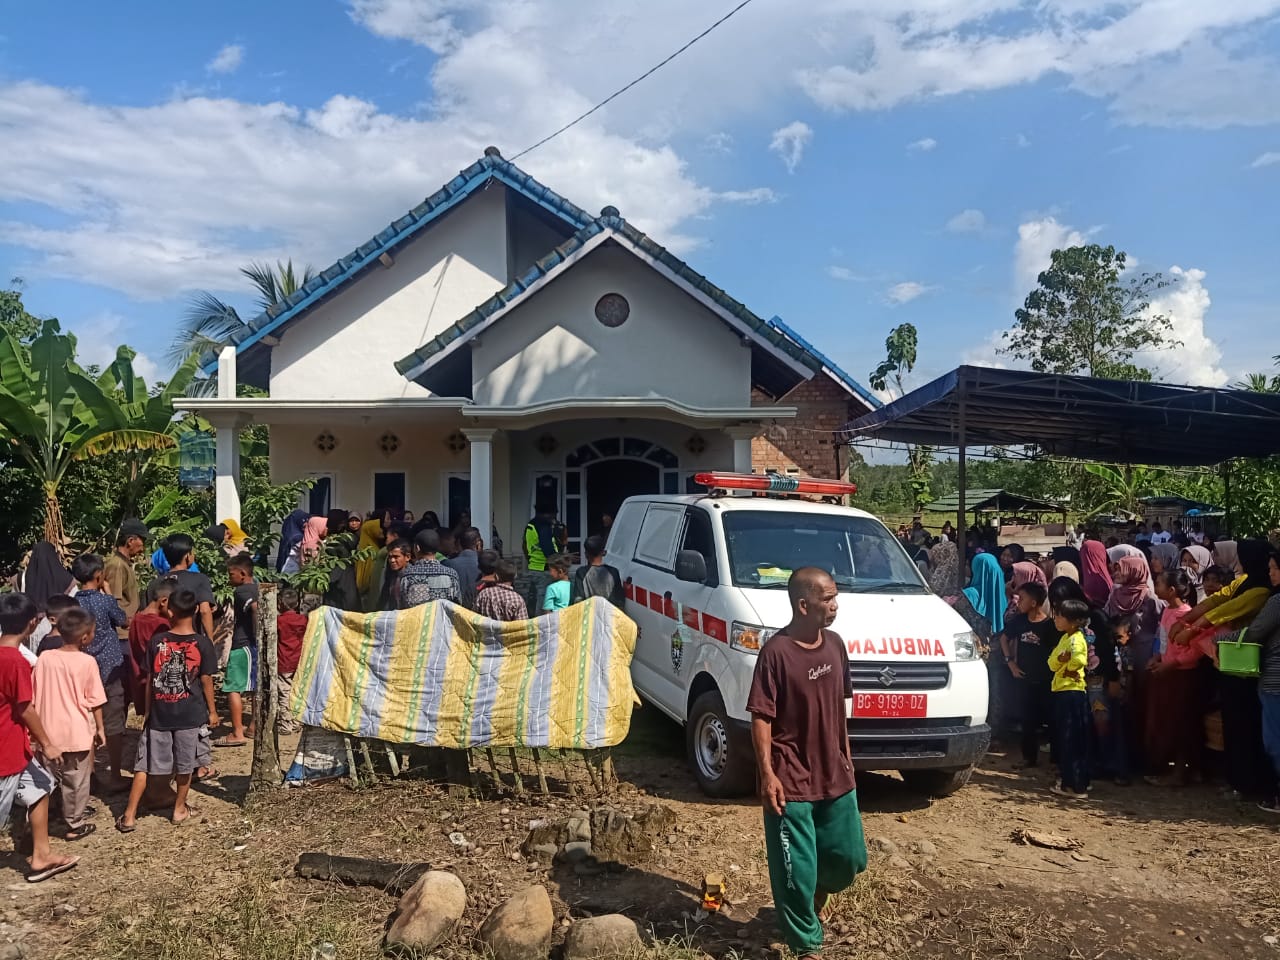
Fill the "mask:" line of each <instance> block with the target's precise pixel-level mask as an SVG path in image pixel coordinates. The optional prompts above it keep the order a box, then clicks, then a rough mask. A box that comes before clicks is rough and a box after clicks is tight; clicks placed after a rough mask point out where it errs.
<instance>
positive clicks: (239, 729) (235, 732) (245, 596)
mask: <svg viewBox="0 0 1280 960" xmlns="http://www.w3.org/2000/svg"><path fill="white" fill-rule="evenodd" d="M227 576H228V577H229V578H230V580H231V585H232V586H233V587H235V595H234V599H233V600H232V607H233V608H234V610H235V626H234V627H233V628H232V633H231V655H230V656H229V657H228V658H227V672H226V674H225V675H224V676H223V678H222V692H223V693H225V694H226V695H227V712H228V713H229V714H231V733H230V734H229V735H228V736H225V737H223V738H222V739H221V740H216V741H214V746H215V747H243V746H244V745H245V744H246V743H248V742H249V740H248V738H247V737H246V736H245V728H244V695H245V694H246V693H252V692H253V691H254V689H256V687H257V684H256V681H257V672H258V671H257V669H256V667H257V663H256V661H257V656H256V654H257V641H258V584H257V583H255V582H254V579H253V560H252V559H250V557H249V555H248V554H247V553H241V554H238V555H237V556H234V557H232V558H231V559H230V560H228V561H227ZM252 735H253V730H252V727H250V730H249V736H252Z"/></svg>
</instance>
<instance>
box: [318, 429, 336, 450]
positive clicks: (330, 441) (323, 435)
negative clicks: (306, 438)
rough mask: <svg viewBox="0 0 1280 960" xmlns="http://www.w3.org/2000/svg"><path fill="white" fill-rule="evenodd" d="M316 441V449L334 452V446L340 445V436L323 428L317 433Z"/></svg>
mask: <svg viewBox="0 0 1280 960" xmlns="http://www.w3.org/2000/svg"><path fill="white" fill-rule="evenodd" d="M314 443H315V447H316V449H317V450H319V451H320V452H321V453H333V450H334V448H335V447H336V446H337V445H338V438H337V437H335V436H334V435H333V434H332V433H330V432H329V431H328V430H321V431H320V433H319V434H317V436H316V439H315V441H314Z"/></svg>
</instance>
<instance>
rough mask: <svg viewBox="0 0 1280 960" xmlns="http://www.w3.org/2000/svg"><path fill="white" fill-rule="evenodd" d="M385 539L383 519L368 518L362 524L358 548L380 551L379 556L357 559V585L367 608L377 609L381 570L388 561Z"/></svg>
mask: <svg viewBox="0 0 1280 960" xmlns="http://www.w3.org/2000/svg"><path fill="white" fill-rule="evenodd" d="M385 539H387V538H386V537H385V535H384V532H383V526H382V521H381V520H366V521H365V522H364V523H362V524H361V525H360V542H359V544H357V547H356V549H358V550H376V551H378V556H374V557H370V558H369V559H368V560H357V561H356V587H357V589H359V591H360V596H361V598H362V599H363V601H364V607H365V609H366V610H375V609H377V607H376V604H377V602H378V595H379V593H380V587H381V586H382V577H381V575H380V573H379V571H385V569H386V563H387V553H386V547H384V546H383V541H384V540H385Z"/></svg>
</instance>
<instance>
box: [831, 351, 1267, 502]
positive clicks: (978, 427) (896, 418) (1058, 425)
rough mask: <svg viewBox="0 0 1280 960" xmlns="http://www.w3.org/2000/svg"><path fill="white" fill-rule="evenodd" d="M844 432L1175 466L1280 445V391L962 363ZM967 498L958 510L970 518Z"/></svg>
mask: <svg viewBox="0 0 1280 960" xmlns="http://www.w3.org/2000/svg"><path fill="white" fill-rule="evenodd" d="M838 436H839V438H840V439H843V440H844V441H846V442H852V441H854V440H859V439H877V440H889V441H895V442H899V443H924V444H930V445H932V446H939V447H957V448H958V449H959V468H960V476H959V481H960V489H961V490H964V488H965V450H966V448H967V447H973V446H976V447H1007V446H1021V445H1028V444H1033V445H1035V446H1036V447H1037V448H1038V449H1040V450H1041V451H1043V452H1044V453H1046V454H1049V455H1051V456H1060V457H1079V458H1081V459H1088V460H1106V461H1111V462H1119V463H1144V464H1147V463H1150V464H1163V465H1168V466H1191V465H1209V464H1217V463H1222V462H1224V461H1227V460H1230V459H1232V458H1235V457H1264V456H1269V455H1271V454H1274V453H1280V395H1277V394H1265V393H1254V392H1252V391H1249V390H1223V389H1215V388H1211V387H1189V386H1178V385H1174V384H1167V383H1142V382H1137V381H1128V380H1103V379H1101V378H1098V377H1077V376H1068V375H1066V374H1055V373H1036V372H1034V371H1029V370H996V369H992V368H989V367H971V366H963V367H957V368H956V369H955V370H953V371H951V372H950V373H948V374H946V375H944V376H941V377H939V378H938V379H937V380H934V381H933V382H931V383H927V384H925V385H924V386H923V387H920V388H919V389H917V390H913V391H911V392H910V393H908V394H907V395H906V396H903V397H901V398H899V399H897V400H895V401H894V402H893V403H890V404H887V405H886V406H883V407H881V408H880V409H879V410H873V411H872V412H871V413H868V414H866V415H865V416H863V417H859V418H858V419H857V420H854V421H852V422H850V423H847V424H845V426H844V428H843V429H842V430H841V431H840V432H839V435H838ZM965 513H966V507H965V503H964V502H963V498H960V502H958V503H957V504H956V515H957V517H958V519H959V523H960V525H961V527H962V528H963V526H964V522H965Z"/></svg>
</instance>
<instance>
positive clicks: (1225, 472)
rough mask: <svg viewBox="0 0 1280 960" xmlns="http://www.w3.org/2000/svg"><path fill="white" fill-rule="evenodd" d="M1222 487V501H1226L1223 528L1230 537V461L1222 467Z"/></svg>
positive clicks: (1231, 517)
mask: <svg viewBox="0 0 1280 960" xmlns="http://www.w3.org/2000/svg"><path fill="white" fill-rule="evenodd" d="M1222 487H1223V493H1224V494H1225V496H1224V497H1223V499H1224V500H1226V504H1225V507H1226V512H1227V515H1226V516H1225V517H1223V518H1222V519H1223V526H1225V527H1226V528H1227V536H1228V537H1230V536H1232V535H1233V533H1234V531H1233V530H1232V529H1231V523H1232V520H1233V519H1234V517H1233V516H1232V511H1231V461H1230V460H1228V461H1227V462H1226V463H1224V464H1223V465H1222Z"/></svg>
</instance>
